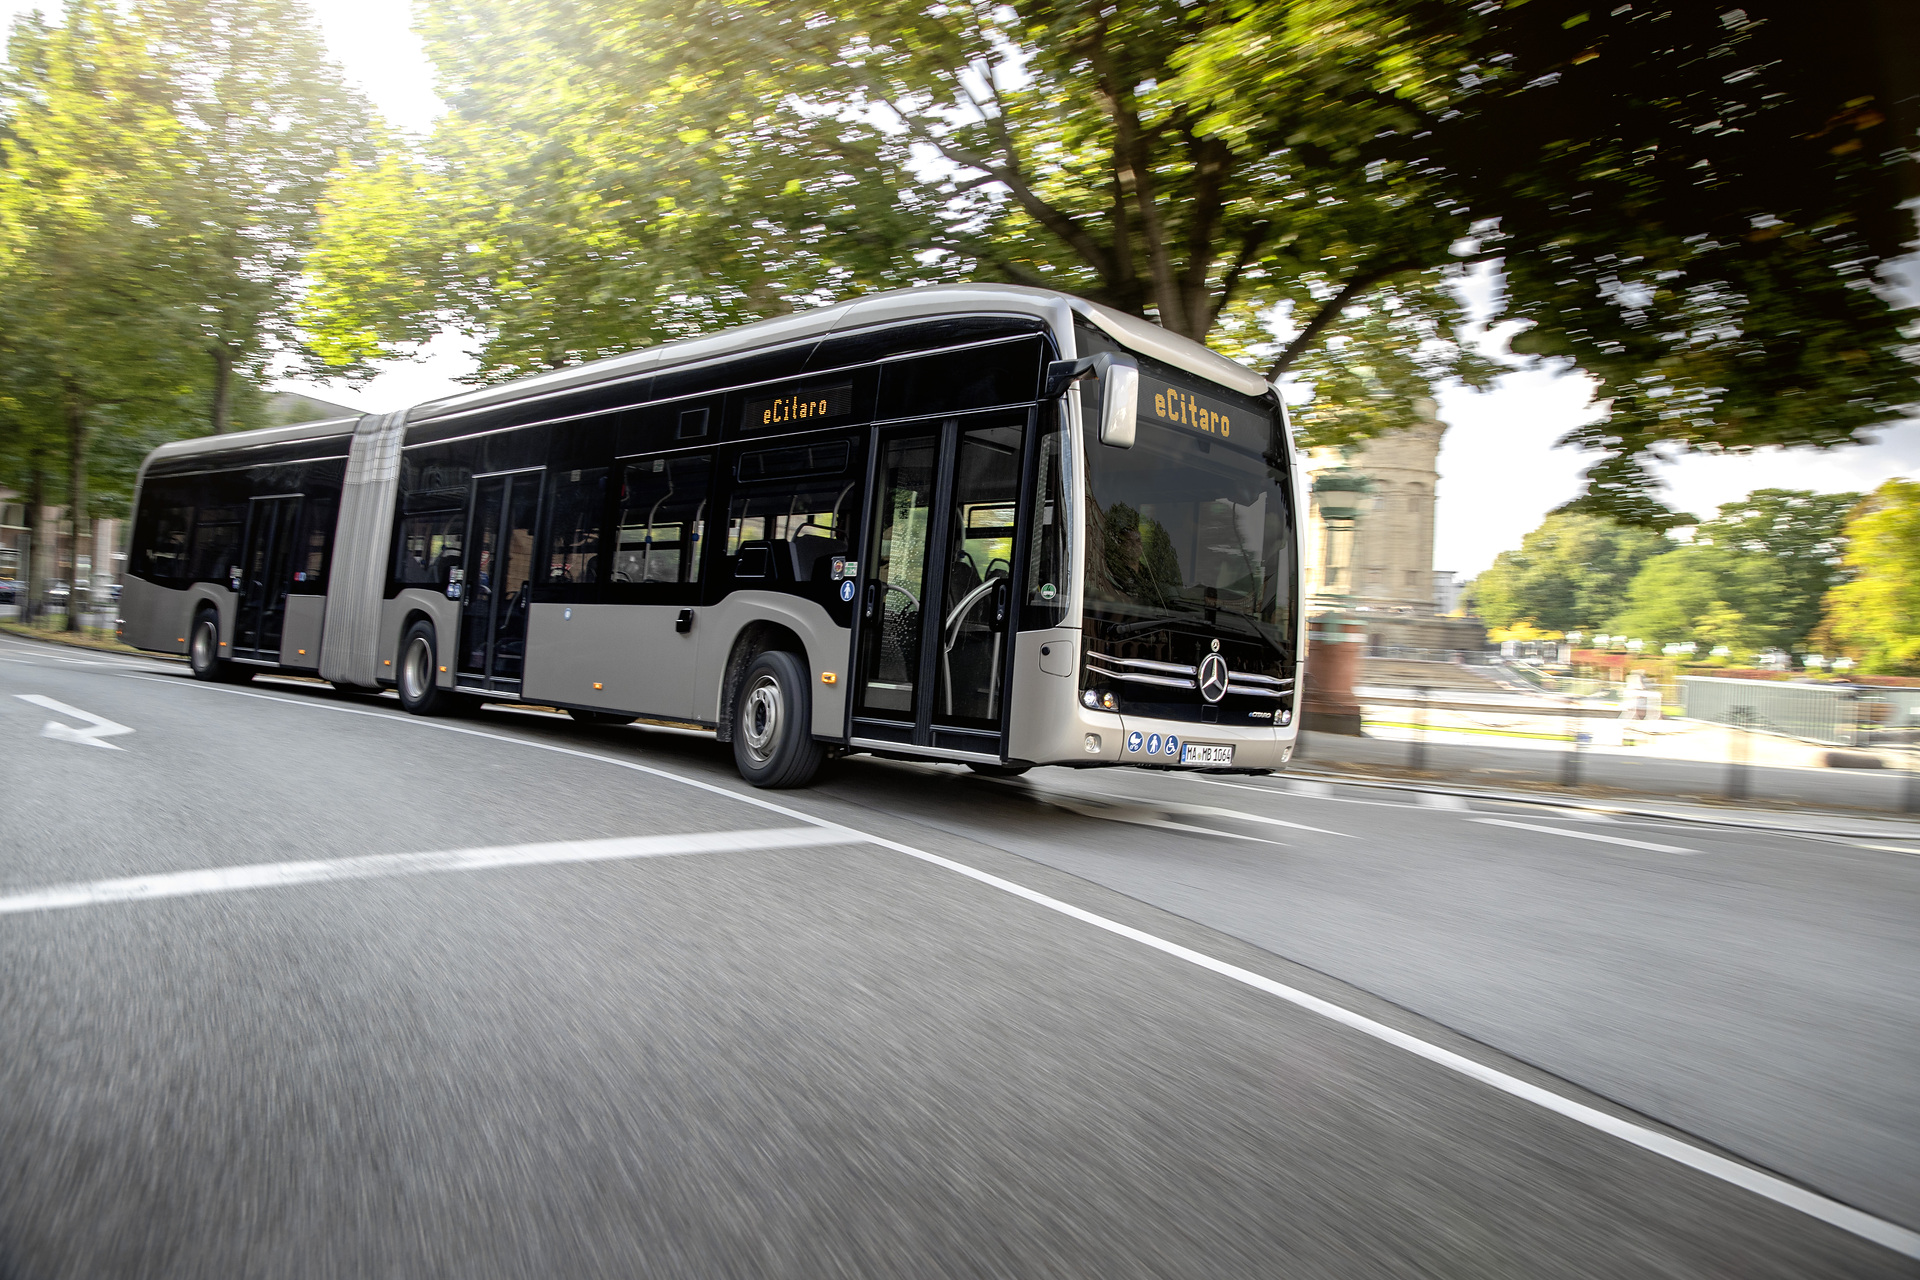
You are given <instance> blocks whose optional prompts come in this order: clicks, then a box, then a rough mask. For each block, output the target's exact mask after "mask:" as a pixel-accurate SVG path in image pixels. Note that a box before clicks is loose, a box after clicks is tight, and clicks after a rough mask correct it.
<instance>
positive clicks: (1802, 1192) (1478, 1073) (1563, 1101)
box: [126, 675, 1920, 1259]
mask: <svg viewBox="0 0 1920 1280" xmlns="http://www.w3.org/2000/svg"><path fill="white" fill-rule="evenodd" d="M126 678H127V679H130V680H147V679H152V680H153V683H156V684H170V685H173V686H174V687H176V688H194V689H199V690H204V691H207V692H212V693H230V694H234V695H236V696H238V697H244V698H261V699H264V700H266V701H268V702H284V703H287V704H288V705H290V706H296V707H307V708H311V709H315V710H322V711H338V712H343V713H345V714H349V715H364V716H373V717H375V718H377V719H381V720H392V721H395V722H397V723H400V724H407V725H412V726H415V727H418V728H422V729H438V730H442V731H445V732H448V733H460V734H466V735H468V736H471V737H476V738H487V739H491V740H493V741H495V742H504V743H508V744H510V745H513V746H521V747H531V748H533V749H534V750H536V751H551V752H554V753H556V754H559V755H565V756H573V757H575V758H577V759H582V760H594V761H598V762H600V763H602V764H609V765H613V766H615V767H616V768H621V769H631V770H633V771H634V772H636V773H644V774H648V775H651V776H653V777H656V778H661V779H664V780H666V781H669V782H676V783H679V784H681V785H683V786H688V787H692V788H694V789H695V790H698V791H705V792H708V793H710V794H712V795H719V796H725V797H727V798H728V799H731V800H737V801H739V802H741V803H742V804H748V805H752V806H753V807H755V808H757V809H764V810H767V811H769V812H771V813H779V814H783V815H785V816H787V817H790V818H794V819H796V820H798V821H800V822H804V823H806V824H807V825H809V826H813V827H819V828H822V829H824V830H830V831H834V832H836V833H839V834H841V835H842V836H843V837H844V838H845V839H846V842H847V843H866V844H872V845H876V846H878V847H880V848H884V849H892V850H893V851H894V852H896V853H900V854H904V855H906V856H907V857H909V858H914V859H916V860H918V861H921V862H925V863H928V864H930V865H932V866H937V867H941V868H944V869H946V870H948V871H952V872H954V873H955V874H957V875H962V876H965V877H967V878H968V879H969V880H974V881H977V882H978V883H980V884H983V885H986V886H988V887H990V888H993V889H997V890H999V891H1000V892H1002V893H1007V894H1011V895H1013V896H1014V897H1016V898H1021V899H1023V900H1025V901H1027V902H1030V903H1033V904H1034V905H1035V906H1039V907H1043V908H1045V909H1046V910H1048V911H1054V912H1057V913H1059V914H1060V915H1063V916H1067V917H1069V918H1071V919H1074V920H1078V921H1080V922H1081V923H1083V924H1088V925H1091V926H1093V927H1094V928H1096V929H1101V930H1104V931H1105V932H1107V933H1111V934H1114V935H1116V936H1118V937H1122V938H1126V939H1128V940H1129V941H1132V942H1137V943H1139V944H1140V945H1141V946H1144V947H1149V948H1151V949H1153V950H1155V951H1158V952H1161V953H1162V954H1164V955H1168V956H1172V957H1174V958H1175V959H1178V960H1183V961H1185V962H1186V963H1188V964H1191V965H1194V966H1196V967H1198V968H1201V969H1205V970H1207V971H1208V972H1210V973H1215V974H1219V975H1220V976H1221V977H1224V978H1229V979H1231V980H1233V981H1235V982H1238V983H1241V984H1243V985H1245V986H1248V987H1252V988H1253V989H1255V990H1257V991H1261V992H1264V993H1266V994H1267V995H1270V996H1274V997H1275V998H1277V999H1280V1000H1284V1001H1286V1002H1287V1003H1289V1004H1292V1005H1295V1006H1297V1007H1298V1008H1301V1009H1305V1010H1306V1011H1308V1012H1309V1013H1314V1014H1317V1015H1319V1016H1320V1017H1323V1018H1326V1019H1327V1020H1328V1021H1330V1022H1335V1023H1338V1024H1339V1025H1341V1026H1343V1027H1346V1028H1348V1029H1349V1030H1352V1031H1357V1032H1359V1033H1360V1034H1361V1035H1364V1036H1368V1037H1370V1038H1372V1039H1375V1040H1378V1041H1381V1042H1382V1043H1384V1044H1390V1045H1392V1046H1394V1047H1395V1048H1397V1049H1402V1050H1404V1051H1406V1052H1407V1053H1410V1054H1413V1055H1414V1056H1415V1057H1417V1058H1421V1059H1424V1060H1425V1061H1427V1062H1431V1063H1433V1064H1434V1065H1436V1066H1439V1067H1443V1068H1445V1069H1447V1070H1449V1071H1453V1072H1456V1073H1457V1074H1459V1075H1463V1076H1466V1077H1467V1078H1469V1079H1472V1080H1477V1081H1479V1082H1480V1083H1481V1084H1484V1085H1486V1086H1488V1087H1489V1088H1492V1089H1495V1090H1498V1091H1499V1092H1501V1093H1504V1094H1507V1095H1508V1096H1509V1097H1513V1098H1518V1099H1520V1100H1521V1101H1523V1102H1530V1103H1532V1104H1534V1105H1535V1106H1537V1107H1540V1108H1541V1109H1543V1110H1546V1111H1550V1112H1552V1113H1554V1114H1555V1115H1558V1116H1561V1117H1564V1118H1565V1119H1568V1120H1571V1121H1573V1122H1574V1123H1576V1124H1579V1125H1584V1126H1585V1127H1587V1128H1589V1129H1592V1130H1595V1131H1596V1132H1599V1133H1604V1134H1607V1135H1609V1136H1611V1137H1614V1138H1618V1139H1619V1140H1620V1141H1622V1142H1625V1143H1627V1144H1628V1145H1629V1146H1634V1147H1638V1148H1639V1149H1641V1150H1642V1151H1646V1152H1649V1153H1651V1154H1653V1155H1657V1156H1661V1157H1663V1158H1665V1159H1668V1160H1671V1161H1673V1162H1674V1163H1675V1164H1679V1165H1683V1166H1685V1167H1686V1168H1689V1169H1692V1170H1694V1171H1695V1172H1697V1173H1703V1174H1706V1175H1707V1176H1708V1177H1710V1178H1715V1179H1718V1180H1719V1181H1721V1182H1725V1183H1727V1184H1729V1185H1731V1186H1735V1187H1739V1188H1741V1189H1742V1190H1745V1191H1749V1192H1751V1193H1753V1194H1754V1195H1757V1196H1760V1197H1761V1198H1762V1199H1765V1200H1770V1201H1772V1202H1773V1203H1775V1204H1778V1205H1783V1206H1785V1207H1786V1208H1789V1209H1793V1210H1795V1211H1797V1212H1799V1213H1804V1214H1806V1215H1807V1216H1808V1217H1810V1218H1815V1219H1817V1220H1819V1221H1821V1222H1824V1223H1827V1224H1828V1225H1829V1226H1834V1227H1838V1228H1839V1229H1840V1230H1842V1231H1845V1232H1848V1233H1850V1234H1852V1235H1856V1236H1859V1237H1860V1238H1861V1239H1863V1240H1868V1241H1871V1242H1873V1243H1874V1244H1878V1245H1881V1246H1882V1247H1884V1248H1887V1249H1891V1250H1893V1251H1894V1252H1896V1253H1899V1254H1902V1255H1904V1256H1906V1257H1909V1258H1916V1259H1920V1231H1911V1230H1909V1229H1908V1228H1906V1227H1903V1226H1900V1225H1899V1224H1898V1223H1893V1222H1888V1221H1886V1220H1885V1219H1884V1218H1876V1217H1874V1216H1873V1215H1872V1214H1870V1213H1864V1212H1862V1211H1861V1210H1859V1209H1856V1208H1854V1207H1853V1206H1852V1205H1847V1204H1842V1203H1840V1202H1839V1201H1838V1200H1833V1199H1830V1198H1828V1197H1826V1196H1823V1195H1821V1194H1819V1193H1818V1192H1815V1191H1809V1190H1808V1189H1806V1188H1805V1187H1802V1186H1799V1185H1798V1184H1796V1183H1792V1182H1789V1181H1787V1180H1786V1179H1785V1178H1780V1177H1776V1176H1775V1175H1773V1174H1770V1173H1763V1172H1761V1171H1760V1170H1758V1169H1752V1168H1749V1167H1747V1166H1746V1165H1743V1164H1740V1163H1739V1162H1737V1161H1734V1160H1729V1159H1727V1158H1726V1157H1724V1156H1719V1155H1715V1154H1714V1153H1713V1152H1711V1151H1706V1150H1703V1149H1701V1148H1699V1147H1696V1146H1693V1145H1692V1144H1690V1143H1686V1142H1681V1141H1680V1140H1678V1139H1677V1138H1670V1137H1668V1136H1667V1135H1666V1134H1664V1133H1659V1132H1657V1131H1655V1130H1653V1129H1649V1128H1647V1127H1646V1126H1645V1125H1638V1124H1634V1123H1633V1122H1632V1121H1630V1120H1622V1119H1620V1118H1619V1117H1617V1116H1612V1115H1609V1114H1607V1113H1606V1112H1604V1111H1601V1110H1599V1109H1598V1108H1595V1107H1589V1106H1586V1105H1584V1104H1582V1103H1578V1102H1575V1101H1573V1100H1572V1099H1571V1098H1563V1097H1561V1096H1560V1095H1559V1094H1557V1093H1553V1092H1552V1091H1550V1090H1547V1089H1542V1088H1541V1087H1540V1086H1538V1085H1535V1084H1530V1083H1528V1082H1527V1081H1525V1080H1522V1079H1520V1078H1518V1077H1517V1076H1511V1075H1508V1074H1507V1073H1506V1072H1504V1071H1498V1070H1495V1069H1494V1068H1492V1067H1489V1066H1486V1065H1484V1064H1482V1063H1479V1062H1475V1061H1474V1060H1473V1059H1472V1058H1468V1057H1466V1056H1464V1055H1462V1054H1458V1053H1454V1052H1453V1051H1452V1050H1449V1049H1442V1048H1441V1047H1440V1046H1439V1045H1436V1044H1429V1043H1428V1042H1427V1041H1425V1040H1422V1039H1420V1038H1419V1037H1418V1036H1413V1035H1409V1034H1408V1033H1406V1032H1404V1031H1400V1030H1398V1029H1396V1028H1394V1027H1390V1026H1388V1025H1386V1024H1385V1023H1383V1022H1376V1021H1374V1020H1373V1019H1372V1018H1368V1017H1365V1016H1363V1015H1361V1014H1358V1013H1355V1012H1353V1011H1352V1010H1351V1009H1346V1008H1343V1007H1341V1006H1340V1005H1337V1004H1334V1003H1333V1002H1332V1001H1329V1000H1322V999H1321V998H1320V997H1318V996H1315V995H1310V994H1308V993H1307V992H1305V991H1301V990H1299V989H1297V988H1295V987H1290V986H1287V985H1286V984H1285V983H1282V982H1276V981H1274V980H1273V979H1272V978H1268V977H1266V976H1264V975H1262V974H1258V973H1254V972H1253V971H1252V970H1250V969H1242V968H1240V967H1239V966H1238V965H1232V964H1228V963H1227V962H1226V961H1224V960H1216V959H1215V958H1214V957H1212V956H1209V955H1206V954H1205V953H1203V952H1199V951H1195V950H1193V949H1191V948H1189V947H1183V946H1181V945H1179V944H1178V943H1175V942H1170V941H1168V940H1167V939H1165V938H1161V937H1158V936H1156V935H1154V934H1151V933H1147V932H1145V931H1144V930H1141V929H1135V928H1133V927H1132V926H1131V925H1124V924H1121V923H1120V922H1119V921H1117V920H1109V919H1108V918H1106V917H1105V916H1101V915H1095V914H1094V913H1093V912H1091V911H1085V910H1082V909H1081V908H1079V907H1076V906H1074V905H1072V904H1071V903H1067V902H1062V901H1060V900H1059V899H1058V898H1050V897H1048V896H1047V895H1045V894H1043V893H1038V892H1036V891H1034V890H1032V889H1029V888H1027V887H1026V886H1025V885H1021V884H1016V883H1014V882H1013V881H1011V880H1006V879H1003V878H1001V877H1000V876H996V875H993V874H992V873H990V872H986V871H981V870H979V869H978V868H976V867H970V866H968V865H967V864H966V863H964V862H956V861H954V860H953V859H951V858H945V857H942V856H941V855H939V854H937V853H928V852H927V851H926V850H924V849H916V848H914V847H913V846H912V845H907V844H901V843H899V842H898V841H895V840H888V839H886V838H884V837H881V836H876V835H870V834H868V833H866V832H862V831H856V830H854V829H852V828H849V827H843V826H839V825H838V824H835V823H831V822H829V821H827V820H826V819H824V818H817V817H815V816H813V815H812V814H809V813H802V812H801V811H799V810H798V809H793V808H790V807H788V806H787V805H783V804H778V803H776V802H774V801H772V800H767V799H765V798H763V797H761V796H758V795H752V794H746V793H742V792H739V791H732V790H729V789H728V788H726V787H722V786H718V785H716V784H714V783H711V782H703V781H701V780H700V779H698V778H689V777H686V776H685V775H683V774H677V773H671V772H669V771H667V770H665V769H656V768H654V767H653V766H651V765H644V764H637V763H635V762H633V761H631V760H621V759H618V758H617V757H614V756H605V755H600V754H598V753H597V752H592V751H578V750H575V749H573V748H571V747H562V746H557V745H554V744H552V743H546V742H535V741H532V740H530V739H526V738H511V737H508V736H506V735H505V734H497V733H488V732H487V731H485V730H484V729H469V728H466V727H464V726H461V725H451V724H446V723H443V722H440V721H435V720H427V719H423V718H420V717H415V716H406V715H393V714H390V713H387V712H382V711H371V710H367V709H364V708H360V707H340V706H331V705H329V704H327V703H321V702H314V701H312V700H310V699H299V698H276V697H272V696H271V695H268V694H261V693H248V692H247V691H246V690H244V689H222V688H218V687H217V686H213V685H203V684H193V685H188V684H187V683H186V682H185V681H181V680H159V679H154V678H153V677H148V676H137V675H128V676H127V677H126ZM1196 781H1206V782H1211V781H1213V780H1212V779H1196ZM1216 785H1221V786H1234V785H1245V784H1234V783H1218V784H1216ZM1248 789H1249V790H1260V791H1266V790H1269V788H1266V787H1253V788H1248ZM1360 803H1380V802H1378V801H1372V802H1367V801H1362V802H1360ZM1562 834H1571V833H1565V832H1563V833H1562Z"/></svg>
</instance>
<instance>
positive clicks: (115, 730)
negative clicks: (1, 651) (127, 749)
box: [13, 693, 133, 751]
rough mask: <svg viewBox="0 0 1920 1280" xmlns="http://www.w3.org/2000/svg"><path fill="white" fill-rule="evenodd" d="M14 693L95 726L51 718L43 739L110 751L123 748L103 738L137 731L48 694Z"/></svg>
mask: <svg viewBox="0 0 1920 1280" xmlns="http://www.w3.org/2000/svg"><path fill="white" fill-rule="evenodd" d="M13 696H14V697H16V698H18V699H20V701H22V702H31V703H32V704H33V705H34V706H36V707H44V708H46V709H47V710H48V711H57V712H59V713H60V714H61V715H63V716H72V717H73V718H74V719H75V720H85V721H86V722H87V723H88V724H90V725H92V726H93V727H92V728H91V729H76V728H74V727H73V726H72V725H70V724H61V723H60V722H59V721H58V720H49V721H47V723H46V724H45V725H44V726H42V727H41V730H40V736H41V737H43V738H52V739H53V740H54V741H56V742H77V743H79V744H80V745H81V746H85V747H105V748H106V749H107V750H108V751H118V750H120V746H119V744H118V743H113V742H102V741H101V739H102V738H115V737H118V736H120V735H121V734H123V733H132V732H133V730H132V729H130V728H128V727H127V726H126V725H124V724H115V723H114V722H113V721H111V720H109V719H107V718H106V717H105V716H97V715H94V714H93V713H92V712H91V711H82V710H80V708H78V707H70V706H68V705H67V704H66V703H64V702H56V701H54V700H53V699H52V698H49V697H47V696H46V695H45V694H40V693H16V694H14V695H13Z"/></svg>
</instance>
